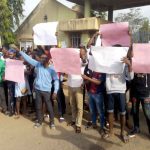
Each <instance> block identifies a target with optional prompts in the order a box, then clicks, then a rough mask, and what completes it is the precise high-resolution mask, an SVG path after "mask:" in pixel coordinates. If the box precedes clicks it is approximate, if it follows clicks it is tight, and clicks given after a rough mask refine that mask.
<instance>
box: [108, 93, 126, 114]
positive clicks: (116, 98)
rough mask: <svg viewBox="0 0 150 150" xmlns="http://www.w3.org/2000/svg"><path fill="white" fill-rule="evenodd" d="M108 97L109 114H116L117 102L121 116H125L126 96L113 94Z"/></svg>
mask: <svg viewBox="0 0 150 150" xmlns="http://www.w3.org/2000/svg"><path fill="white" fill-rule="evenodd" d="M107 96H108V108H107V112H108V113H113V112H114V104H115V102H116V104H117V107H119V111H120V114H121V115H125V114H126V99H125V94H124V93H112V94H107Z"/></svg>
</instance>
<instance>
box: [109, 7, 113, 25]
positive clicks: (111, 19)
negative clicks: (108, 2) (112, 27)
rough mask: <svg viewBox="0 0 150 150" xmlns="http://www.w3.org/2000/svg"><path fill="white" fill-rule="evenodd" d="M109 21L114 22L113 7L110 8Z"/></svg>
mask: <svg viewBox="0 0 150 150" xmlns="http://www.w3.org/2000/svg"><path fill="white" fill-rule="evenodd" d="M108 21H111V22H113V7H112V6H110V7H109V8H108Z"/></svg>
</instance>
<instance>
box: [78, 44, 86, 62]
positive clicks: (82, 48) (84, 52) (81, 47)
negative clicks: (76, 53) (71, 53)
mask: <svg viewBox="0 0 150 150" xmlns="http://www.w3.org/2000/svg"><path fill="white" fill-rule="evenodd" d="M79 48H80V58H81V59H86V58H87V50H86V48H85V46H80V47H79Z"/></svg>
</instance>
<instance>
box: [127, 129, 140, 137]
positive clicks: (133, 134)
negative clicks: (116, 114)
mask: <svg viewBox="0 0 150 150" xmlns="http://www.w3.org/2000/svg"><path fill="white" fill-rule="evenodd" d="M138 133H140V129H139V128H134V129H133V130H132V131H131V132H130V133H129V137H130V138H133V137H135V135H136V134H138Z"/></svg>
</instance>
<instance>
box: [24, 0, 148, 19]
mask: <svg viewBox="0 0 150 150" xmlns="http://www.w3.org/2000/svg"><path fill="white" fill-rule="evenodd" d="M40 1H41V0H25V5H24V10H25V11H24V16H25V17H27V16H28V15H29V14H30V13H31V12H32V10H33V9H34V8H35V7H36V6H37V4H38V3H39V2H40ZM57 1H60V2H61V3H63V4H64V5H66V6H68V7H70V8H71V7H72V6H74V4H73V3H71V2H67V1H66V0H57ZM140 8H141V13H142V15H143V16H144V17H148V18H149V20H150V13H149V11H150V5H149V6H144V7H140ZM127 11H128V9H125V10H118V11H115V12H114V17H116V16H117V14H118V13H120V12H127Z"/></svg>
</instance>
